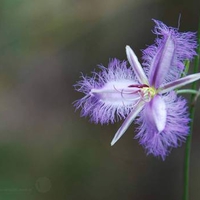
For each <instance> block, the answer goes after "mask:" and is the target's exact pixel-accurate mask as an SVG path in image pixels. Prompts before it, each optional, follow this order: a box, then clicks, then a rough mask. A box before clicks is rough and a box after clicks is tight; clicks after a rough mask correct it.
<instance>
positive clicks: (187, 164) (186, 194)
mask: <svg viewBox="0 0 200 200" xmlns="http://www.w3.org/2000/svg"><path fill="white" fill-rule="evenodd" d="M199 57H200V19H199V28H198V47H197V56H196V57H195V61H194V73H197V72H198V69H199ZM186 68H187V67H186ZM191 90H193V91H197V82H193V83H192V88H191ZM198 95H199V92H197V93H196V94H195V93H192V94H191V100H190V102H191V103H190V119H191V121H190V134H189V135H188V138H187V141H186V149H185V164H184V191H183V200H189V174H190V151H191V142H192V132H193V123H194V113H195V102H196V100H197V97H198Z"/></svg>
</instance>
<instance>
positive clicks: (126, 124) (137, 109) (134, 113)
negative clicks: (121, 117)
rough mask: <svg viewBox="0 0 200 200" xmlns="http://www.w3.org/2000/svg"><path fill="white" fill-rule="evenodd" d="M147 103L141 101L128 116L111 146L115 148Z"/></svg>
mask: <svg viewBox="0 0 200 200" xmlns="http://www.w3.org/2000/svg"><path fill="white" fill-rule="evenodd" d="M144 104H145V102H143V101H140V102H139V103H138V105H137V106H136V107H135V109H133V110H132V111H131V113H130V114H129V115H128V117H127V118H126V119H125V121H124V122H123V124H122V125H121V127H120V128H119V129H118V131H117V133H116V134H115V136H114V138H113V140H112V142H111V146H113V145H114V144H115V143H116V142H117V141H118V140H119V139H120V138H121V137H122V135H123V134H124V133H125V131H126V130H127V129H128V127H129V126H130V124H131V123H132V122H133V120H134V119H135V118H136V117H137V115H138V113H139V112H140V111H141V110H142V108H143V107H144Z"/></svg>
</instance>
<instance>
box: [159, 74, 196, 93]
mask: <svg viewBox="0 0 200 200" xmlns="http://www.w3.org/2000/svg"><path fill="white" fill-rule="evenodd" d="M199 79H200V73H196V74H191V75H188V76H186V77H183V78H180V79H177V80H175V81H173V82H170V83H167V84H166V85H164V86H163V87H161V88H159V90H158V91H159V94H163V93H166V92H170V91H172V90H175V89H178V88H180V87H183V86H185V85H187V84H189V83H192V82H194V81H197V80H199Z"/></svg>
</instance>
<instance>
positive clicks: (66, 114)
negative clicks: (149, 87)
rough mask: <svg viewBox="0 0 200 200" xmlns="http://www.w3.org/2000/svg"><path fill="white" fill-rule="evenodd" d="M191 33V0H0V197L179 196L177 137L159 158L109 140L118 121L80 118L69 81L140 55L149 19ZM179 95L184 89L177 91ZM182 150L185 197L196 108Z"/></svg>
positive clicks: (128, 138) (196, 9) (196, 187)
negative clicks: (187, 155) (189, 140)
mask: <svg viewBox="0 0 200 200" xmlns="http://www.w3.org/2000/svg"><path fill="white" fill-rule="evenodd" d="M180 13H181V14H182V17H181V26H180V30H181V31H189V30H190V31H197V27H198V17H199V13H200V1H199V0H190V1H189V0H187V1H186V0H182V1H181V0H166V1H165V0H34V1H33V0H32V1H31V0H0V199H2V200H18V199H19V200H63V199H66V200H79V199H86V200H111V199H112V200H122V199H124V200H133V199H134V200H136V199H137V200H161V199H162V200H169V199H170V200H178V199H181V195H182V190H183V159H184V149H185V145H183V146H182V147H181V148H178V149H173V151H172V152H171V154H170V156H168V157H167V159H166V161H165V162H163V161H162V160H161V159H157V158H154V157H152V156H146V155H145V153H144V149H143V148H142V147H141V146H140V145H139V144H138V141H136V140H133V137H134V135H135V134H134V130H135V129H134V125H132V126H131V127H130V128H129V130H128V131H127V133H126V134H125V136H124V137H122V139H120V141H119V142H118V143H117V144H116V145H115V146H114V147H112V148H111V146H110V141H111V139H112V137H113V136H114V134H115V132H116V130H117V129H118V128H119V126H120V124H121V123H116V124H114V125H109V126H106V125H105V126H100V125H94V124H91V123H89V120H88V119H84V118H80V117H79V111H77V112H74V108H73V106H72V102H73V101H75V100H76V99H78V98H81V97H82V95H81V94H79V93H77V92H75V91H74V89H73V85H74V84H75V83H76V81H78V80H79V77H80V72H83V73H84V74H90V71H92V70H94V68H96V66H97V64H101V63H102V64H104V65H105V66H106V65H107V63H108V60H109V58H113V57H117V58H119V59H121V60H123V59H126V55H125V45H127V44H128V45H130V46H131V47H132V48H133V49H134V51H135V52H136V54H137V55H138V57H139V58H141V49H144V48H146V46H147V45H150V44H152V43H153V41H154V38H155V36H154V35H153V34H152V32H151V30H152V28H153V26H154V24H153V22H152V20H151V19H152V18H155V19H158V20H161V21H163V22H164V23H166V24H167V25H169V26H174V27H177V26H178V16H179V14H180ZM186 98H187V96H186ZM198 105H199V102H198V104H197V110H196V118H195V128H194V136H193V144H192V152H191V153H192V154H191V184H190V189H191V190H190V196H191V200H199V199H200V181H199V180H200V170H199V169H200V159H199V152H200V145H199V143H200V134H199V132H200V128H199V125H198V122H199V119H200V114H199V111H200V106H198Z"/></svg>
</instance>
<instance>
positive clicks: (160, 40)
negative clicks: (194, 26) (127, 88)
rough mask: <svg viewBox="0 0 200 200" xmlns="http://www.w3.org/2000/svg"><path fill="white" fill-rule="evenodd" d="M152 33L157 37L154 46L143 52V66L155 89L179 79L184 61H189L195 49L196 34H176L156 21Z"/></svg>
mask: <svg viewBox="0 0 200 200" xmlns="http://www.w3.org/2000/svg"><path fill="white" fill-rule="evenodd" d="M154 22H155V23H156V26H155V28H154V31H153V33H154V34H156V35H157V38H156V40H155V44H154V45H151V46H149V47H148V48H147V49H145V50H144V51H143V60H144V62H143V63H142V64H143V66H147V67H148V68H149V76H148V77H149V82H150V85H152V86H154V87H155V88H156V89H157V88H159V87H160V85H161V84H166V83H168V82H171V81H174V80H176V79H178V78H180V76H181V73H182V72H183V70H184V61H185V60H191V59H192V58H193V57H194V56H195V55H196V51H195V48H196V47H197V42H196V33H194V32H184V33H182V32H178V29H177V28H172V27H168V26H166V25H165V24H163V23H162V22H160V21H158V20H154Z"/></svg>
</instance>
